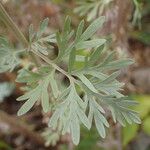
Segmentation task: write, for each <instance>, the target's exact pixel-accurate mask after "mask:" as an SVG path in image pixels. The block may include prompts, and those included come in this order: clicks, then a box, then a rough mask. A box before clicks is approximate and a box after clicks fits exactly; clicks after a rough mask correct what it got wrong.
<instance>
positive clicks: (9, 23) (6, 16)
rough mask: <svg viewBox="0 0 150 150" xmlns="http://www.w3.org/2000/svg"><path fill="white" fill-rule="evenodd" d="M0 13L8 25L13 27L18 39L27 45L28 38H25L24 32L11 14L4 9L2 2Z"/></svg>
mask: <svg viewBox="0 0 150 150" xmlns="http://www.w3.org/2000/svg"><path fill="white" fill-rule="evenodd" d="M0 14H1V16H2V21H3V22H4V23H5V25H6V26H8V27H9V28H10V29H12V31H13V33H14V35H15V36H16V37H17V38H18V40H19V41H21V42H22V43H23V44H24V45H25V46H28V41H27V39H26V38H25V36H24V35H23V33H22V32H21V31H20V30H19V28H18V27H17V25H16V24H15V23H14V22H13V20H12V19H11V18H10V16H9V15H8V13H7V12H6V10H5V9H4V7H3V5H2V2H0Z"/></svg>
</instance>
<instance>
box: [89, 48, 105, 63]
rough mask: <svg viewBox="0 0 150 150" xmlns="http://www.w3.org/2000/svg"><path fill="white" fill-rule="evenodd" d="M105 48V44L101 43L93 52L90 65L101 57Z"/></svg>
mask: <svg viewBox="0 0 150 150" xmlns="http://www.w3.org/2000/svg"><path fill="white" fill-rule="evenodd" d="M103 49H104V45H101V46H99V47H98V48H97V49H96V50H95V51H94V52H93V53H92V55H91V56H90V59H89V61H88V64H89V65H93V64H94V63H95V62H96V61H97V60H98V59H99V58H100V55H101V53H102V51H103Z"/></svg>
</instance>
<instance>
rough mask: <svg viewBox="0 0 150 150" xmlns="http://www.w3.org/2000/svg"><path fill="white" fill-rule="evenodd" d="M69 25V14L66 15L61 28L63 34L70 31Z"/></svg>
mask: <svg viewBox="0 0 150 150" xmlns="http://www.w3.org/2000/svg"><path fill="white" fill-rule="evenodd" d="M70 26H71V19H70V17H69V16H67V17H66V19H65V25H64V29H63V32H64V34H67V33H68V32H70V29H71V28H70Z"/></svg>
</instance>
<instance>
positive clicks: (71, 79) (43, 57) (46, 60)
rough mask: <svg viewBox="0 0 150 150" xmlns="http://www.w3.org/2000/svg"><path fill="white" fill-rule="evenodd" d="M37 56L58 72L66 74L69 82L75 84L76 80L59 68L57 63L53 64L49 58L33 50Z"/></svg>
mask: <svg viewBox="0 0 150 150" xmlns="http://www.w3.org/2000/svg"><path fill="white" fill-rule="evenodd" d="M31 51H32V52H33V53H34V54H35V55H37V56H39V57H40V58H42V59H43V60H44V61H45V62H47V63H48V64H49V65H51V66H52V67H53V68H54V69H56V70H58V71H59V72H61V73H62V74H64V75H65V76H66V77H67V78H68V79H69V80H70V82H73V81H74V82H75V79H74V78H73V77H72V76H71V75H70V74H68V73H67V72H66V71H64V70H63V69H61V68H60V67H59V66H57V65H56V64H55V63H53V62H52V61H51V60H49V59H48V58H47V57H45V56H44V55H42V54H41V53H39V52H38V51H36V52H35V51H34V50H31Z"/></svg>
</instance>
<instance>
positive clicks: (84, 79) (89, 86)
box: [77, 74, 98, 93]
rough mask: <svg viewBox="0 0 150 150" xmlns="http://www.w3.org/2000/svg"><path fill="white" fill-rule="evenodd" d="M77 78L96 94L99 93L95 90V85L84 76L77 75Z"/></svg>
mask: <svg viewBox="0 0 150 150" xmlns="http://www.w3.org/2000/svg"><path fill="white" fill-rule="evenodd" d="M77 77H78V78H79V79H80V80H81V81H82V82H83V83H84V84H85V85H86V86H87V87H88V88H89V89H90V90H91V91H93V92H94V93H98V91H97V90H96V89H95V87H94V86H93V84H92V83H91V82H90V81H89V80H88V79H87V78H86V77H85V76H84V75H83V74H77Z"/></svg>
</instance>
